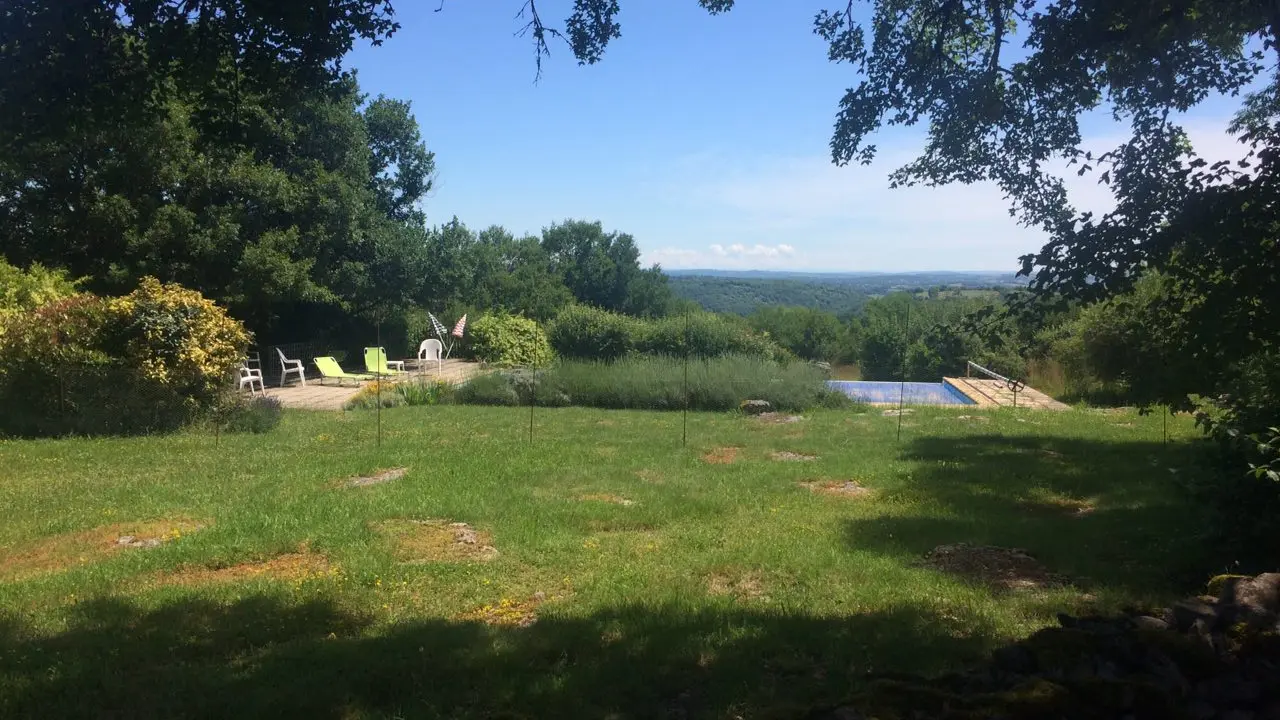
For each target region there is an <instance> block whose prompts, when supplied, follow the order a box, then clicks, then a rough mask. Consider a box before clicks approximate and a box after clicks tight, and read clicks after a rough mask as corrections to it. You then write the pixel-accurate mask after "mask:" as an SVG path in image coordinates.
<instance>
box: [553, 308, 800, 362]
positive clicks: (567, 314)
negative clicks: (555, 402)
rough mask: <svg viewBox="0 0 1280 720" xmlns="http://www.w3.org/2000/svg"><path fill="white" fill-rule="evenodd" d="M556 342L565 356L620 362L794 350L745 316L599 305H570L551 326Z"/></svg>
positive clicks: (781, 355)
mask: <svg viewBox="0 0 1280 720" xmlns="http://www.w3.org/2000/svg"><path fill="white" fill-rule="evenodd" d="M550 335H551V344H552V346H553V347H554V348H555V351H556V353H557V354H558V355H559V356H560V357H563V358H569V359H575V360H602V361H610V360H617V359H618V358H621V357H623V356H625V355H627V354H628V353H630V352H633V351H634V352H637V353H641V354H645V355H667V356H671V357H684V355H685V353H686V351H687V352H688V354H689V356H690V357H695V358H714V357H723V356H726V355H749V356H753V357H760V358H767V359H772V360H778V361H782V360H786V359H789V357H790V353H788V352H787V351H786V350H784V349H783V348H782V347H781V346H780V345H778V344H777V343H775V342H773V341H772V340H771V339H770V338H769V336H768V335H765V334H762V333H758V332H756V331H755V330H754V329H752V328H751V326H750V325H749V324H748V323H747V322H746V321H745V320H743V319H742V318H739V317H736V316H731V315H717V314H715V313H705V312H696V313H690V314H689V315H687V316H685V315H669V316H667V317H663V318H658V319H655V320H642V319H639V318H632V317H628V316H626V315H620V314H618V313H613V312H608V311H606V310H599V309H596V308H590V307H582V306H574V307H570V308H566V309H565V310H564V311H563V312H561V313H560V315H559V316H557V317H556V319H555V321H554V322H553V323H552V325H551V330H550Z"/></svg>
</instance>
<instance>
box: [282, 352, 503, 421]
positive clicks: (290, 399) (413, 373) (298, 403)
mask: <svg viewBox="0 0 1280 720" xmlns="http://www.w3.org/2000/svg"><path fill="white" fill-rule="evenodd" d="M405 368H407V369H408V370H409V374H408V376H400V379H408V380H437V379H439V380H443V381H444V382H447V383H452V384H454V385H458V384H460V383H463V382H466V381H467V380H469V379H471V378H473V377H475V376H476V375H479V374H480V373H482V372H484V369H483V367H482V366H481V365H480V363H476V362H469V361H466V360H445V361H444V362H443V363H441V365H440V367H439V368H437V367H436V364H435V363H423V366H422V367H421V368H418V366H417V361H415V360H406V361H405ZM314 370H315V369H314V368H307V386H306V387H303V386H302V385H300V384H297V383H294V384H292V385H287V386H285V387H269V388H267V396H268V397H273V398H277V399H279V400H280V402H281V403H283V404H284V406H285V407H287V408H297V409H300V410H341V409H342V408H343V406H344V405H346V403H347V400H349V399H351V396H352V395H355V394H356V393H357V392H358V391H359V390H360V388H361V387H363V386H364V384H365V383H362V382H359V383H358V382H352V381H346V382H345V383H344V384H342V385H339V384H338V383H337V382H336V381H332V380H327V381H325V383H326V384H321V382H320V374H319V373H316V372H314ZM392 381H393V382H395V381H396V380H395V379H393V380H392Z"/></svg>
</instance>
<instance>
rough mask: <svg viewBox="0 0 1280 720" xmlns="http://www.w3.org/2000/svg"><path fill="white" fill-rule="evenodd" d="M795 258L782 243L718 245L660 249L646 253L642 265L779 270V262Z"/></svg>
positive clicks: (791, 249)
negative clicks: (690, 248) (697, 248)
mask: <svg viewBox="0 0 1280 720" xmlns="http://www.w3.org/2000/svg"><path fill="white" fill-rule="evenodd" d="M795 254H796V249H795V248H794V247H793V246H791V245H788V244H786V243H779V244H778V245H762V244H759V243H756V244H755V245H745V244H743V243H733V244H731V245H729V247H725V246H724V245H721V244H719V243H713V244H711V245H708V246H707V250H706V251H702V250H689V249H682V248H670V247H668V248H660V249H658V250H654V251H652V252H649V253H646V254H645V256H644V257H643V258H642V261H643V262H644V263H645V264H652V263H658V264H659V265H661V266H663V267H665V268H711V267H724V268H735V269H737V268H754V267H760V268H769V267H774V268H781V267H784V264H783V261H785V260H786V259H787V258H791V257H792V256H794V255H795Z"/></svg>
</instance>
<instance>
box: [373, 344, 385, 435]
mask: <svg viewBox="0 0 1280 720" xmlns="http://www.w3.org/2000/svg"><path fill="white" fill-rule="evenodd" d="M377 328H378V329H377V331H376V335H377V338H378V354H382V323H381V322H379V323H378V325H377ZM385 364H386V358H382V362H380V363H378V367H377V368H375V370H376V371H377V373H376V374H377V377H376V378H375V379H374V382H376V383H378V393H377V394H378V440H377V445H378V447H382V366H383V365H385Z"/></svg>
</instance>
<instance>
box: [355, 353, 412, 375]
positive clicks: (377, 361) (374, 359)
mask: <svg viewBox="0 0 1280 720" xmlns="http://www.w3.org/2000/svg"><path fill="white" fill-rule="evenodd" d="M396 364H397V365H399V366H400V367H402V368H403V367H404V363H403V362H397V363H396ZM364 369H365V371H367V372H369V373H372V374H374V375H404V374H405V372H404V370H392V369H391V368H389V367H387V351H386V350H383V349H382V348H380V347H367V348H365V349H364Z"/></svg>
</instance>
